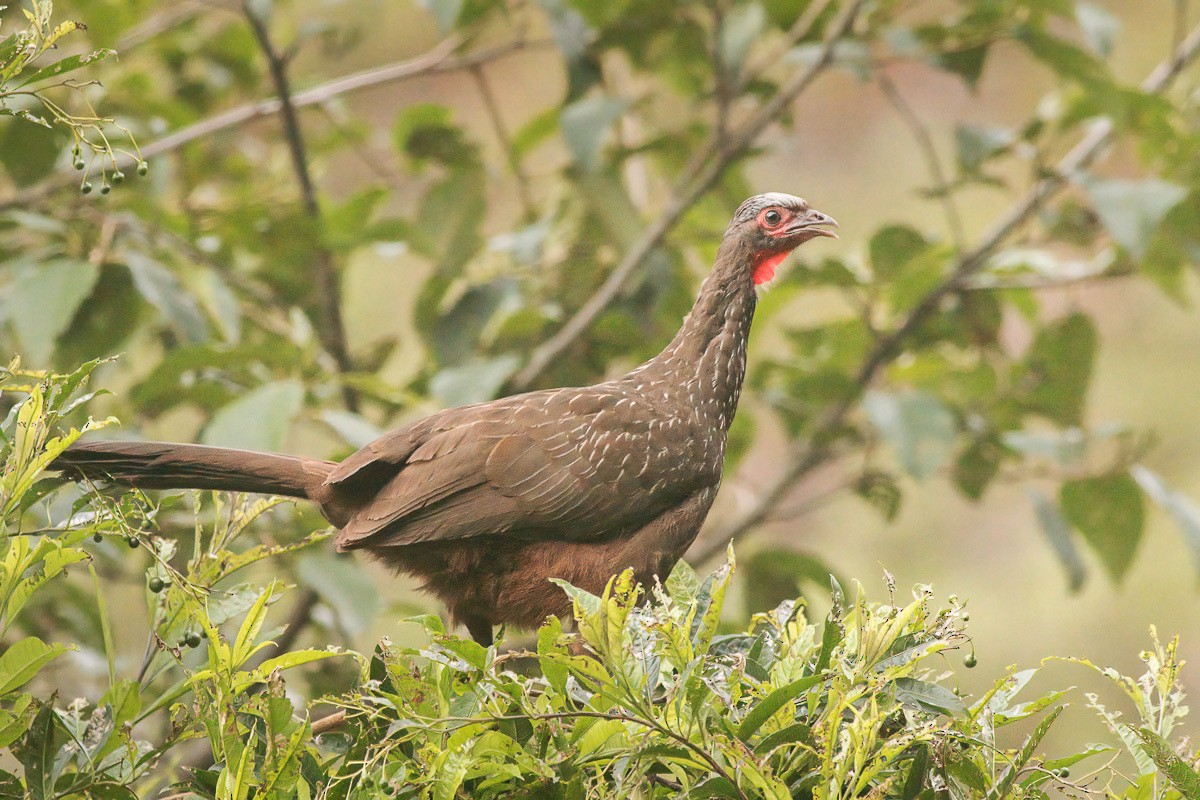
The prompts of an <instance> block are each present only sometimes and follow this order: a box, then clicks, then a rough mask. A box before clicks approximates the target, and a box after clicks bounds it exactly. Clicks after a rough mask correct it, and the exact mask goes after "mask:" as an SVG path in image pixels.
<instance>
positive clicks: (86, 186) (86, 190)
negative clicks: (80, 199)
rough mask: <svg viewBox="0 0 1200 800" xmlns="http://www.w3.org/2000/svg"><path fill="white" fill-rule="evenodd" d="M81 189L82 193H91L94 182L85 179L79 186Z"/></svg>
mask: <svg viewBox="0 0 1200 800" xmlns="http://www.w3.org/2000/svg"><path fill="white" fill-rule="evenodd" d="M79 191H80V193H81V194H91V193H92V184H91V183H90V182H89V181H84V182H83V185H82V186H80V187H79Z"/></svg>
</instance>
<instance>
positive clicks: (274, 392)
mask: <svg viewBox="0 0 1200 800" xmlns="http://www.w3.org/2000/svg"><path fill="white" fill-rule="evenodd" d="M303 402H304V388H303V387H302V386H301V385H300V384H299V383H298V382H296V381H278V382H276V383H266V384H263V385H262V386H259V387H258V388H257V389H254V390H252V391H249V392H247V393H246V394H244V395H242V396H241V397H239V398H238V399H236V400H234V401H233V402H232V403H229V404H228V405H225V406H223V407H222V408H221V409H219V410H218V411H217V413H216V414H214V415H213V418H212V421H210V422H209V423H208V425H207V426H206V427H205V428H204V434H203V435H202V436H201V440H202V441H203V442H204V444H210V445H215V446H219V447H237V448H241V449H243V450H265V451H268V452H275V451H278V450H281V449H282V448H283V443H284V441H285V439H286V438H287V434H288V431H289V430H290V429H291V426H292V420H293V419H295V417H296V415H297V414H298V413H299V412H300V406H301V404H302V403H303Z"/></svg>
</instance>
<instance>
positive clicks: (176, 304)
mask: <svg viewBox="0 0 1200 800" xmlns="http://www.w3.org/2000/svg"><path fill="white" fill-rule="evenodd" d="M125 266H127V267H128V268H129V274H130V275H132V276H133V284H134V286H136V287H137V290H138V293H139V294H141V296H142V297H143V298H145V300H146V302H147V303H149V304H150V305H152V306H154V307H155V308H157V309H158V311H159V313H160V314H162V315H163V318H164V319H165V320H166V321H167V324H169V325H170V326H171V327H172V328H174V329H175V330H176V331H178V332H179V334H180V335H181V336H182V337H183V338H184V339H185V340H187V341H188V342H190V343H192V344H199V343H200V342H203V341H204V340H205V339H207V338H208V320H207V319H206V318H205V316H204V312H203V311H201V310H200V304H199V303H198V302H196V298H195V297H193V296H192V294H191V292H189V291H188V290H187V289H186V288H185V287H184V285H183V283H181V282H180V280H179V278H177V277H175V275H174V274H173V273H172V272H171V271H170V270H169V269H167V268H166V267H164V266H163V265H162V264H159V263H158V262H157V261H155V260H154V259H152V258H150V257H149V256H146V255H143V254H141V253H138V252H129V253H126V255H125Z"/></svg>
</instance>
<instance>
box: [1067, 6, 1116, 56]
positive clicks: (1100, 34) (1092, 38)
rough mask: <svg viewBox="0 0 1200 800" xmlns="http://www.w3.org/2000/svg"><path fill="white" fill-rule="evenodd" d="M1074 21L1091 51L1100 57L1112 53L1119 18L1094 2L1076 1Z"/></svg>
mask: <svg viewBox="0 0 1200 800" xmlns="http://www.w3.org/2000/svg"><path fill="white" fill-rule="evenodd" d="M1075 21H1076V22H1078V23H1079V29H1080V30H1081V31H1083V35H1084V37H1085V38H1086V39H1087V43H1088V47H1090V48H1091V50H1092V52H1093V53H1095V54H1096V55H1098V56H1100V57H1101V58H1108V57H1109V56H1110V55H1112V49H1113V44H1114V43H1115V42H1116V40H1117V35H1118V34H1119V33H1120V32H1121V21H1120V20H1118V19H1117V18H1116V17H1115V16H1113V14H1112V13H1111V12H1109V11H1108V10H1107V9H1104V8H1101V7H1100V6H1098V5H1096V4H1095V3H1076V4H1075Z"/></svg>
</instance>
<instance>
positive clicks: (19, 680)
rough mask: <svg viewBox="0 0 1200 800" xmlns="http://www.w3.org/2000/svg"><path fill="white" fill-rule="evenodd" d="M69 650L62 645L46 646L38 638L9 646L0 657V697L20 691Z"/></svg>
mask: <svg viewBox="0 0 1200 800" xmlns="http://www.w3.org/2000/svg"><path fill="white" fill-rule="evenodd" d="M69 649H70V648H69V647H67V646H66V645H62V644H46V643H45V642H43V641H42V640H41V639H39V638H37V637H36V636H28V637H26V638H24V639H21V640H20V641H18V642H15V643H14V644H12V645H10V646H8V647H7V648H6V649H5V650H4V654H3V655H0V697H4V696H5V695H7V694H10V693H12V692H15V691H16V690H17V689H20V688H21V687H22V686H24V685H25V684H26V683H28V682H29V681H30V679H32V678H33V676H34V675H37V674H38V671H39V670H41V668H42V667H44V666H46V665H47V664H49V663H50V662H51V661H53V660H54V659H56V658H58V657H59V656H60V655H62V654H63V653H65V652H67V650H69Z"/></svg>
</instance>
